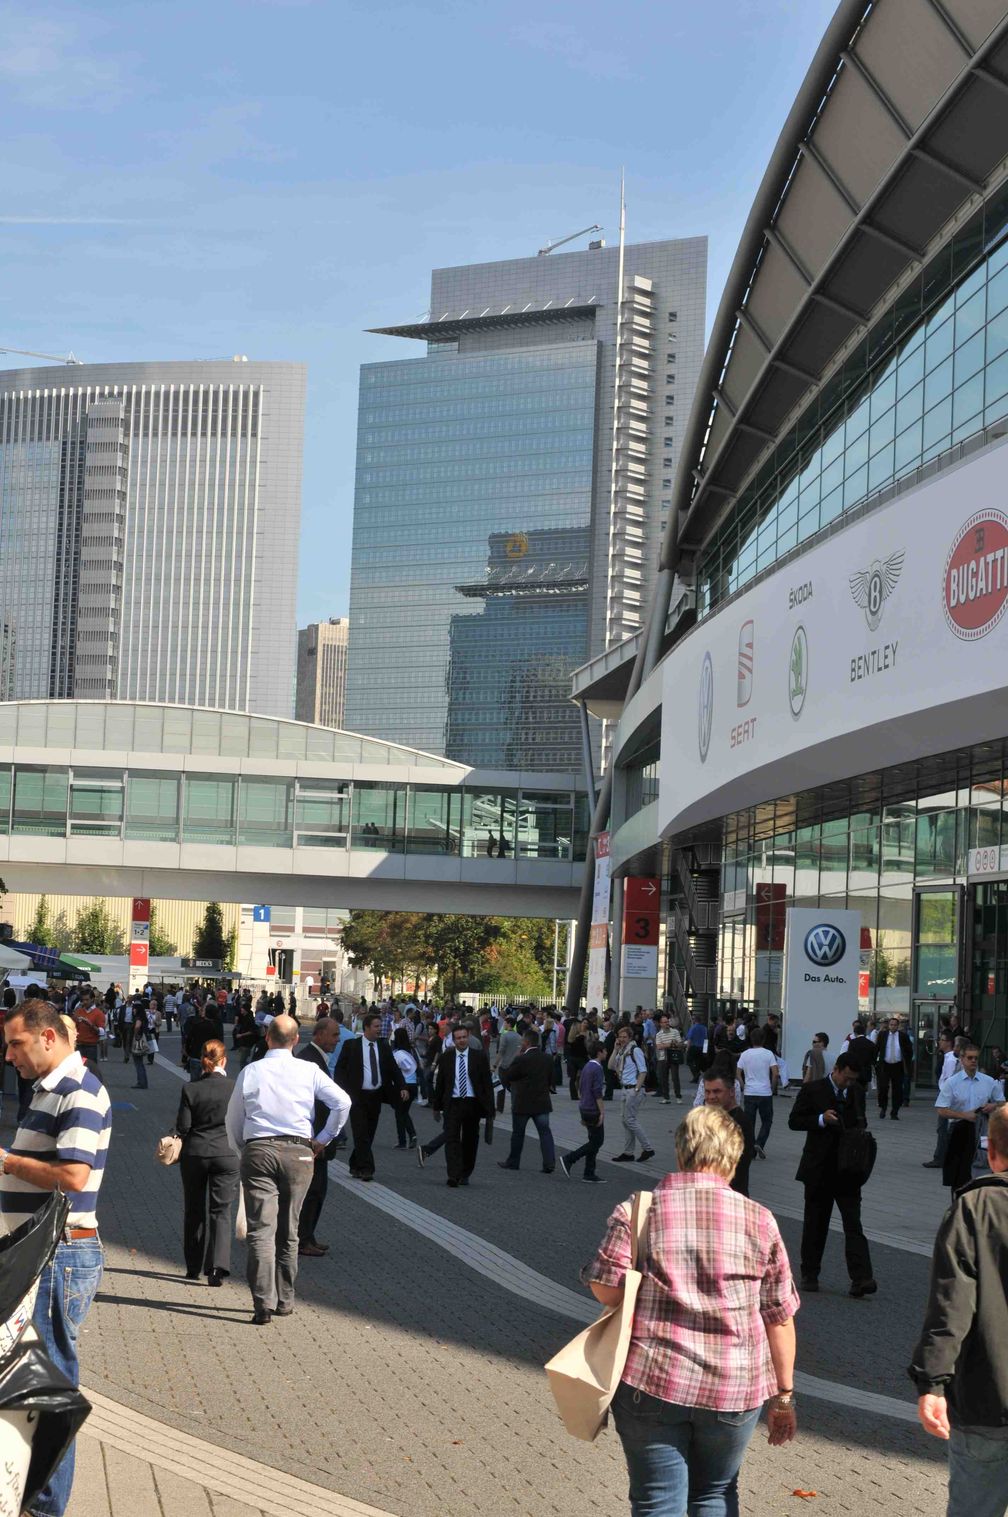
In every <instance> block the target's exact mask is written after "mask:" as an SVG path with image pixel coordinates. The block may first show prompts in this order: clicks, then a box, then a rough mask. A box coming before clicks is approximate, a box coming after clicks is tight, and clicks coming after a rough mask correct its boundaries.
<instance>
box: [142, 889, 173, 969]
mask: <svg viewBox="0 0 1008 1517" xmlns="http://www.w3.org/2000/svg"><path fill="white" fill-rule="evenodd" d="M148 952H149V953H150V956H151V958H152V959H173V958H174V957H175V955H176V954H177V953H178V949H177V948H176V946H175V944H174V943H173V942H172V940H171V938H169V936H168V934H167V933H165V932H162V931H161V928H160V927H159V925H158V918H157V904H156V902H154V901H151V909H150V944H149V948H148Z"/></svg>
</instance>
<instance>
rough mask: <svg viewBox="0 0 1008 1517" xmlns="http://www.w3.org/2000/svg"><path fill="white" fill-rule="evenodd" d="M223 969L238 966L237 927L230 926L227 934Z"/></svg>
mask: <svg viewBox="0 0 1008 1517" xmlns="http://www.w3.org/2000/svg"><path fill="white" fill-rule="evenodd" d="M221 967H222V968H223V969H237V968H238V929H237V927H232V929H231V931H230V932H229V933H228V935H227V953H226V954H225V955H224V963H223V965H222V966H221Z"/></svg>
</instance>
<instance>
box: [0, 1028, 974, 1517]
mask: <svg viewBox="0 0 1008 1517" xmlns="http://www.w3.org/2000/svg"><path fill="white" fill-rule="evenodd" d="M176 1049H177V1036H174V1037H168V1038H165V1039H163V1041H162V1054H161V1055H159V1057H158V1061H157V1063H156V1065H155V1067H154V1068H153V1069H152V1070H151V1088H150V1090H149V1091H147V1092H140V1091H133V1090H132V1089H131V1088H130V1087H131V1086H132V1083H133V1067H132V1064H130V1065H129V1066H126V1065H124V1064H123V1063H122V1056H121V1054H119V1055H118V1056H117V1053H116V1051H115V1050H113V1057H112V1059H111V1060H110V1061H109V1063H108V1064H106V1065H104V1066H103V1073H105V1074H106V1077H107V1081H108V1085H109V1090H110V1094H111V1096H112V1100H113V1103H114V1107H113V1137H112V1145H111V1149H110V1157H109V1166H108V1173H107V1176H106V1180H105V1183H104V1185H103V1187H102V1195H101V1205H100V1220H101V1228H102V1233H103V1236H104V1240H105V1246H106V1251H107V1269H106V1274H105V1278H104V1282H103V1286H102V1290H101V1292H100V1294H99V1296H98V1298H97V1302H96V1304H95V1306H94V1308H93V1310H92V1311H91V1313H90V1315H89V1317H88V1319H87V1322H86V1326H85V1329H84V1332H83V1335H82V1343H81V1375H82V1382H83V1384H84V1386H85V1388H86V1389H87V1391H88V1392H89V1394H90V1395H91V1396H92V1399H93V1400H94V1403H95V1411H94V1413H93V1414H92V1417H91V1419H90V1420H89V1422H88V1424H87V1425H86V1429H85V1431H84V1433H83V1434H82V1436H81V1438H80V1439H79V1441H78V1479H77V1485H76V1488H75V1494H74V1498H73V1501H72V1503H71V1507H70V1514H71V1517H105V1514H113V1517H148V1514H150V1517H162V1514H163V1517H183V1514H184V1517H258V1514H263V1517H265V1514H269V1517H367V1514H371V1517H382V1514H395V1517H428V1514H430V1517H434V1514H443V1517H470V1514H471V1513H472V1512H473V1511H474V1510H478V1511H480V1512H481V1513H482V1514H484V1517H553V1514H556V1517H567V1514H574V1513H581V1512H583V1511H585V1510H591V1511H593V1512H597V1513H600V1514H604V1517H609V1514H612V1517H618V1514H621V1513H625V1512H626V1511H627V1501H626V1476H625V1470H624V1465H623V1459H622V1454H621V1450H620V1447H619V1443H618V1440H617V1439H616V1437H615V1435H614V1434H613V1433H611V1432H608V1433H606V1434H604V1435H603V1436H602V1437H601V1438H600V1439H599V1440H598V1442H597V1443H596V1444H594V1445H592V1446H588V1445H585V1444H580V1443H577V1442H575V1441H574V1440H572V1439H569V1438H568V1437H567V1436H566V1435H565V1434H564V1432H563V1429H562V1426H561V1424H560V1422H559V1419H558V1417H557V1415H556V1413H555V1410H554V1408H553V1404H552V1401H551V1398H550V1396H549V1392H548V1389H547V1384H546V1378H545V1376H544V1374H543V1372H542V1365H543V1363H544V1362H545V1360H546V1359H547V1358H549V1356H550V1355H551V1354H552V1353H553V1352H554V1351H555V1350H556V1349H557V1348H558V1347H559V1345H560V1344H561V1343H563V1342H564V1341H565V1340H566V1339H567V1338H569V1337H570V1336H572V1334H573V1333H574V1332H575V1331H577V1328H578V1326H579V1325H580V1324H582V1323H584V1322H587V1321H589V1320H591V1318H592V1316H593V1315H594V1310H595V1308H594V1303H593V1301H592V1300H591V1298H590V1297H589V1296H588V1293H587V1292H586V1291H585V1290H584V1289H583V1288H582V1287H581V1286H580V1284H579V1282H578V1270H579V1268H580V1266H581V1264H582V1263H583V1262H584V1261H585V1260H586V1259H588V1258H589V1257H590V1256H591V1254H592V1252H593V1250H594V1248H595V1246H596V1244H597V1242H598V1240H599V1238H600V1236H601V1234H602V1230H603V1226H604V1223H605V1219H606V1216H607V1215H608V1213H609V1211H610V1210H611V1209H612V1207H613V1206H614V1205H615V1204H616V1202H618V1201H619V1200H621V1199H623V1198H624V1197H625V1196H626V1195H628V1194H629V1193H630V1191H631V1190H632V1189H633V1188H634V1185H635V1183H637V1182H639V1181H643V1182H644V1183H646V1184H648V1185H650V1184H653V1183H654V1182H655V1181H656V1180H657V1179H658V1178H660V1176H661V1175H662V1173H664V1166H665V1165H666V1164H667V1165H669V1166H670V1165H671V1162H672V1135H671V1129H672V1128H673V1127H674V1126H675V1124H676V1121H677V1119H678V1117H679V1116H680V1115H681V1113H682V1112H683V1111H684V1110H685V1109H686V1108H685V1106H682V1107H680V1106H677V1105H672V1106H662V1105H660V1104H659V1103H658V1101H657V1100H656V1099H654V1098H649V1099H648V1102H647V1104H646V1107H645V1111H644V1117H643V1120H644V1125H645V1128H646V1129H647V1131H648V1133H649V1135H650V1136H651V1137H652V1140H653V1142H654V1145H655V1148H656V1149H657V1157H656V1159H655V1160H653V1161H652V1162H651V1163H650V1164H647V1165H636V1166H634V1168H633V1169H632V1170H629V1168H628V1166H625V1165H623V1166H619V1165H617V1166H613V1165H612V1164H610V1163H608V1162H603V1163H602V1164H601V1166H600V1173H601V1174H602V1175H604V1177H605V1180H606V1182H607V1183H606V1184H605V1185H600V1186H589V1185H585V1184H583V1183H582V1182H581V1181H580V1180H573V1181H570V1180H567V1179H566V1178H565V1176H564V1175H563V1173H562V1171H561V1170H560V1169H559V1168H558V1169H557V1170H556V1172H555V1173H554V1174H553V1175H549V1176H547V1175H544V1174H542V1173H541V1172H540V1158H539V1151H538V1144H537V1142H535V1141H534V1138H533V1139H532V1140H531V1141H529V1140H527V1141H526V1148H525V1154H524V1158H523V1169H522V1171H521V1172H520V1173H519V1174H514V1173H510V1172H503V1171H501V1170H499V1169H498V1168H497V1163H496V1161H497V1160H498V1159H500V1158H502V1157H504V1153H505V1145H506V1132H505V1130H504V1129H509V1127H510V1122H509V1120H508V1119H505V1122H504V1124H503V1126H502V1127H501V1128H499V1129H498V1132H497V1135H496V1138H495V1142H494V1145H493V1147H492V1148H491V1149H490V1150H489V1151H487V1150H486V1149H485V1148H482V1147H481V1150H480V1155H479V1159H478V1162H477V1168H476V1172H475V1174H474V1176H473V1180H472V1184H471V1185H470V1186H469V1187H468V1188H464V1189H459V1190H450V1189H448V1188H447V1187H446V1185H445V1173H444V1167H443V1162H442V1160H443V1156H442V1155H441V1154H437V1155H435V1156H434V1157H433V1158H432V1159H431V1161H430V1162H429V1163H428V1165H427V1166H426V1168H424V1169H421V1168H420V1167H419V1166H418V1164H417V1162H416V1155H415V1154H414V1153H410V1152H400V1151H397V1150H396V1148H395V1146H394V1145H395V1127H394V1123H393V1121H392V1118H391V1114H385V1115H384V1116H383V1118H382V1127H381V1130H380V1133H379V1139H378V1144H377V1148H376V1157H377V1161H378V1172H377V1176H376V1182H375V1183H374V1184H371V1185H361V1184H359V1183H358V1182H353V1181H350V1180H349V1178H348V1177H347V1172H346V1168H345V1165H342V1164H340V1163H336V1164H334V1165H333V1166H332V1169H331V1173H332V1176H333V1181H334V1183H332V1184H331V1186H330V1192H329V1199H328V1201H327V1203H326V1209H325V1212H324V1213H323V1218H322V1223H321V1226H320V1229H319V1234H320V1237H322V1238H323V1239H324V1240H325V1241H327V1242H329V1243H330V1244H331V1252H330V1253H329V1255H328V1256H327V1257H326V1258H324V1259H310V1260H302V1269H301V1274H300V1276H299V1280H298V1307H297V1310H296V1311H295V1314H294V1316H293V1317H292V1318H290V1319H289V1320H281V1321H274V1322H273V1323H272V1324H271V1326H270V1327H269V1328H267V1329H261V1328H255V1327H253V1326H252V1325H251V1323H250V1311H251V1308H250V1298H249V1293H248V1290H247V1288H246V1286H245V1282H244V1274H243V1271H244V1254H243V1250H242V1248H241V1247H240V1246H239V1245H236V1247H235V1252H234V1258H233V1261H232V1263H233V1268H234V1274H233V1276H232V1278H231V1280H230V1281H228V1282H226V1283H225V1285H224V1287H223V1288H222V1289H220V1290H209V1289H208V1288H207V1287H205V1286H204V1285H203V1284H201V1283H200V1284H191V1283H189V1282H187V1281H185V1279H184V1278H183V1276H184V1266H183V1263H182V1252H181V1219H182V1200H181V1185H180V1180H179V1175H178V1172H177V1170H174V1169H165V1168H163V1167H161V1166H160V1165H158V1164H156V1163H155V1162H154V1159H153V1151H154V1145H155V1142H156V1140H157V1138H158V1137H159V1136H160V1135H161V1134H162V1133H164V1132H167V1131H170V1130H171V1127H172V1124H173V1121H174V1115H175V1111H176V1108H177V1104H178V1098H179V1090H180V1088H181V1072H180V1071H179V1070H178V1069H177V1060H176V1057H175V1050H176ZM932 1099H933V1098H932ZM789 1104H790V1103H789V1101H788V1099H786V1098H781V1099H779V1100H778V1101H777V1103H776V1106H775V1122H774V1128H773V1132H772V1135H771V1137H770V1140H769V1144H768V1157H767V1160H766V1161H765V1162H763V1163H761V1162H760V1161H759V1160H757V1161H756V1162H755V1163H754V1165H753V1170H752V1191H753V1195H754V1197H755V1198H756V1199H757V1200H760V1201H763V1202H765V1203H766V1204H768V1205H769V1206H771V1207H772V1208H773V1210H774V1212H775V1213H776V1215H777V1217H778V1219H779V1221H780V1225H781V1230H782V1232H783V1235H784V1239H785V1242H786V1243H787V1246H788V1249H789V1251H790V1254H791V1258H792V1262H793V1264H796V1260H797V1245H798V1238H799V1232H800V1223H799V1220H798V1218H799V1215H800V1203H801V1188H800V1187H799V1186H798V1185H796V1184H795V1183H794V1180H793V1176H794V1171H795V1166H796V1162H797V1156H798V1152H799V1149H800V1142H801V1140H800V1137H799V1135H798V1134H794V1133H791V1132H789V1131H788V1128H787V1115H788V1110H789ZM555 1106H556V1108H557V1110H556V1112H555V1115H554V1130H555V1132H556V1134H557V1137H558V1141H559V1144H560V1146H561V1149H562V1148H563V1147H564V1146H566V1145H567V1144H568V1143H571V1144H572V1143H573V1141H574V1140H575V1135H576V1133H577V1132H578V1131H579V1128H578V1123H577V1118H576V1115H575V1114H574V1107H573V1103H571V1102H570V1101H569V1099H568V1097H567V1093H566V1091H561V1092H560V1093H559V1094H558V1096H557V1097H556V1098H555ZM12 1115H13V1110H12V1102H11V1100H10V1098H9V1097H8V1100H7V1103H6V1109H5V1112H4V1118H3V1125H4V1127H5V1128H7V1129H9V1127H10V1125H11V1118H12ZM415 1118H416V1122H417V1127H418V1130H419V1131H420V1134H421V1137H424V1136H430V1135H431V1134H432V1133H433V1132H434V1131H435V1130H436V1129H435V1124H434V1122H433V1119H432V1118H431V1116H430V1114H429V1112H428V1111H426V1110H422V1109H421V1110H419V1111H416V1110H415ZM874 1125H875V1129H876V1131H877V1133H878V1138H879V1144H880V1157H879V1163H878V1166H877V1168H876V1171H875V1174H874V1175H873V1177H872V1180H871V1181H870V1183H869V1186H868V1187H867V1189H866V1191H865V1208H864V1210H865V1225H866V1230H867V1231H868V1233H869V1237H870V1238H871V1240H872V1253H873V1262H874V1268H875V1274H876V1277H877V1278H878V1281H879V1293H878V1295H877V1296H875V1297H874V1298H869V1299H866V1300H864V1301H853V1300H851V1299H850V1298H849V1297H848V1296H847V1294H846V1287H847V1281H846V1276H845V1272H844V1268H843V1249H842V1239H841V1237H840V1235H839V1234H832V1235H831V1239H830V1246H829V1248H828V1250H827V1256H826V1259H825V1261H824V1269H823V1275H822V1290H821V1292H820V1294H819V1295H818V1296H811V1297H808V1298H807V1299H806V1300H805V1301H804V1303H803V1307H802V1310H801V1312H800V1313H799V1316H798V1319H797V1330H798V1376H797V1387H798V1391H799V1397H800V1400H799V1437H798V1439H797V1440H796V1442H795V1443H793V1444H792V1445H790V1446H788V1447H786V1448H784V1449H769V1448H768V1447H767V1445H766V1442H765V1436H766V1435H765V1430H760V1431H758V1432H757V1435H756V1437H755V1439H754V1441H753V1444H752V1446H751V1449H750V1452H749V1454H748V1456H747V1458H746V1461H745V1464H744V1466H743V1470H742V1474H741V1477H740V1490H741V1500H742V1509H743V1511H744V1512H745V1513H747V1514H752V1517H776V1514H778V1513H787V1512H793V1511H796V1510H799V1509H800V1508H802V1507H803V1505H805V1504H806V1503H805V1502H803V1500H802V1498H800V1497H796V1496H795V1495H794V1494H793V1493H794V1491H795V1490H804V1491H809V1490H814V1491H816V1492H817V1493H818V1496H817V1500H818V1502H819V1503H820V1505H821V1506H825V1505H826V1504H828V1506H829V1508H830V1509H831V1510H833V1511H836V1510H839V1511H843V1512H851V1513H864V1512H866V1511H869V1510H873V1509H875V1508H877V1507H878V1506H880V1505H882V1504H883V1503H885V1504H887V1505H888V1504H891V1503H893V1502H895V1503H897V1504H898V1506H899V1509H900V1510H901V1511H903V1512H905V1513H910V1514H913V1513H920V1514H923V1517H939V1514H940V1513H942V1512H943V1511H944V1500H945V1457H944V1451H943V1449H942V1448H940V1447H939V1446H938V1445H937V1444H936V1443H934V1442H933V1441H932V1440H929V1439H927V1438H926V1437H925V1436H924V1434H923V1433H922V1432H921V1430H920V1429H919V1428H918V1426H917V1423H916V1415H915V1402H914V1394H913V1387H912V1386H911V1384H910V1382H909V1380H908V1379H907V1376H906V1373H905V1366H906V1364H907V1363H908V1360H909V1356H910V1350H911V1347H912V1345H913V1342H914V1340H915V1338H916V1335H917V1332H918V1329H919V1325H920V1319H921V1314H922V1311H923V1306H924V1300H925V1294H926V1288H927V1273H928V1258H929V1254H930V1240H931V1238H932V1237H933V1235H934V1230H935V1227H936V1225H937V1223H938V1220H939V1218H940V1217H941V1215H942V1211H943V1209H944V1204H945V1199H946V1193H945V1192H944V1191H943V1189H942V1186H941V1181H940V1175H939V1174H937V1173H936V1172H935V1171H931V1170H924V1169H921V1167H920V1165H921V1160H922V1159H925V1158H929V1157H930V1154H931V1151H932V1146H933V1141H934V1121H933V1117H932V1115H931V1110H930V1100H929V1099H928V1098H927V1097H922V1098H920V1099H919V1100H918V1101H917V1102H915V1103H914V1105H913V1106H911V1108H910V1109H909V1110H907V1111H905V1112H904V1113H903V1114H902V1116H901V1119H900V1121H899V1122H898V1123H894V1122H890V1121H887V1122H885V1123H884V1124H883V1123H880V1122H876V1123H875V1124H874ZM609 1127H610V1132H609V1140H608V1142H607V1143H606V1145H605V1152H606V1153H608V1154H610V1155H611V1154H614V1153H616V1152H618V1151H619V1147H620V1143H619V1136H620V1132H619V1125H618V1122H617V1121H615V1120H614V1118H611V1119H610V1123H609ZM530 1133H531V1129H530ZM578 1141H580V1140H579V1139H578Z"/></svg>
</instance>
